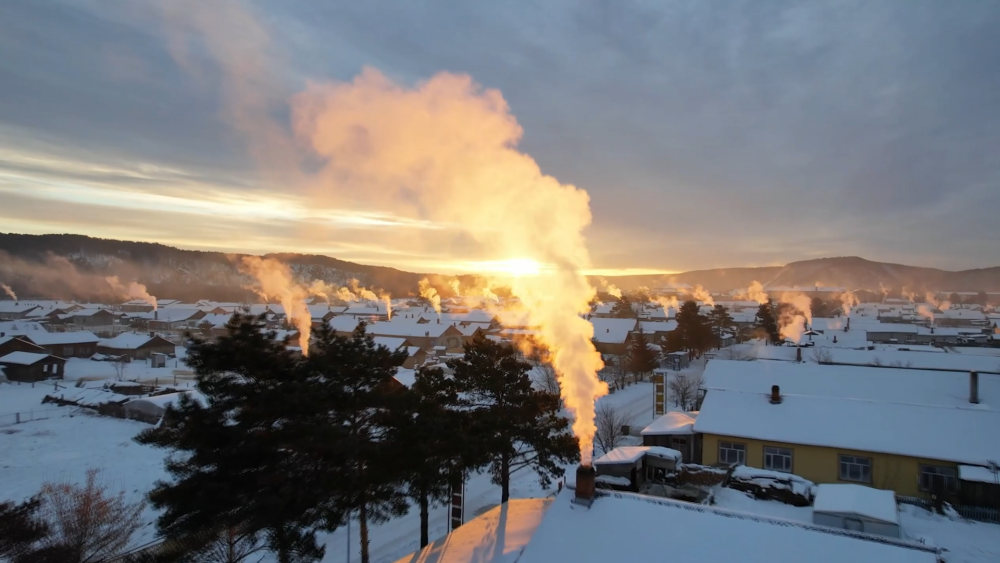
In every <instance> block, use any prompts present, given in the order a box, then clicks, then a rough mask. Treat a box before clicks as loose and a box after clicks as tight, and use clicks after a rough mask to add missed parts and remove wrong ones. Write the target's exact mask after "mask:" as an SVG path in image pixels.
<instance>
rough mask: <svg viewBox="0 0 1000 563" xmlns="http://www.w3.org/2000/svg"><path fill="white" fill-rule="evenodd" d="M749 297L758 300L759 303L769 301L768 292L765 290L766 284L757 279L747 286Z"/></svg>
mask: <svg viewBox="0 0 1000 563" xmlns="http://www.w3.org/2000/svg"><path fill="white" fill-rule="evenodd" d="M747 297H749V298H750V299H751V300H753V301H756V302H757V304H758V305H763V304H764V303H767V293H765V292H764V286H763V285H761V283H760V282H759V281H757V280H754V281H753V282H752V283H751V284H750V287H748V288H747Z"/></svg>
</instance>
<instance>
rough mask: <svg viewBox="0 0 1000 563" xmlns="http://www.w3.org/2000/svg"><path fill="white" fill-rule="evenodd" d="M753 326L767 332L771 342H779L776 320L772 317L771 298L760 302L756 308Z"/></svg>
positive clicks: (772, 306)
mask: <svg viewBox="0 0 1000 563" xmlns="http://www.w3.org/2000/svg"><path fill="white" fill-rule="evenodd" d="M754 326H756V327H757V328H758V329H760V330H762V331H763V332H764V333H765V334H767V336H768V338H770V339H771V343H772V344H778V343H780V342H781V335H780V333H779V332H778V322H777V321H776V320H775V318H774V302H773V301H772V300H770V299H768V300H767V303H761V305H760V307H758V308H757V317H756V322H755V323H754Z"/></svg>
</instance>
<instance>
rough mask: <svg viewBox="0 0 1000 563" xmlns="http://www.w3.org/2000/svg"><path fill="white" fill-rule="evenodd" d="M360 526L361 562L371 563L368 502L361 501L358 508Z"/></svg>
mask: <svg viewBox="0 0 1000 563" xmlns="http://www.w3.org/2000/svg"><path fill="white" fill-rule="evenodd" d="M358 527H359V528H360V529H361V563H369V558H368V503H367V502H365V501H362V502H361V506H360V507H359V508H358Z"/></svg>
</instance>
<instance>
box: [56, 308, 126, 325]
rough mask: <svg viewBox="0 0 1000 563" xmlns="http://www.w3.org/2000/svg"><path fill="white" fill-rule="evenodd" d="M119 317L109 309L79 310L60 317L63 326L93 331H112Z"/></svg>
mask: <svg viewBox="0 0 1000 563" xmlns="http://www.w3.org/2000/svg"><path fill="white" fill-rule="evenodd" d="M117 318H118V317H117V315H115V314H114V313H112V312H111V311H109V310H108V309H94V308H90V309H77V310H76V311H73V312H70V313H66V314H65V315H59V320H60V321H62V323H63V324H67V325H74V326H78V327H86V328H89V329H91V330H101V329H104V330H111V327H113V326H114V325H115V319H117Z"/></svg>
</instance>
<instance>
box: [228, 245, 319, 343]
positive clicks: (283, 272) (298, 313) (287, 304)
mask: <svg viewBox="0 0 1000 563" xmlns="http://www.w3.org/2000/svg"><path fill="white" fill-rule="evenodd" d="M241 269H242V270H243V271H244V272H246V273H247V274H249V275H251V276H253V278H254V279H256V280H257V283H258V284H260V291H261V294H262V295H265V296H275V297H277V298H278V301H279V302H280V303H281V306H282V307H284V308H285V316H286V317H287V318H288V321H289V322H290V323H292V324H293V325H295V328H297V329H298V331H299V347H300V348H302V355H303V356H308V355H309V334H310V332H312V317H311V316H310V314H309V309H308V308H307V307H306V304H305V299H306V298H307V297H308V296H309V291H308V290H307V289H306V288H304V287H302V286H301V285H299V284H297V283H295V281H294V280H293V279H292V272H291V270H289V268H288V266H287V265H286V264H283V263H281V262H278V261H277V260H275V259H274V258H261V257H259V256H244V257H243V262H242V267H241Z"/></svg>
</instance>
